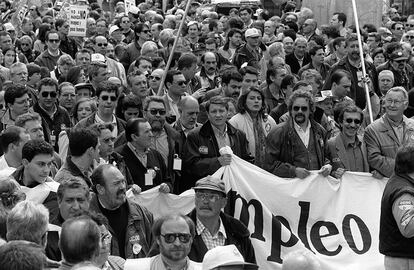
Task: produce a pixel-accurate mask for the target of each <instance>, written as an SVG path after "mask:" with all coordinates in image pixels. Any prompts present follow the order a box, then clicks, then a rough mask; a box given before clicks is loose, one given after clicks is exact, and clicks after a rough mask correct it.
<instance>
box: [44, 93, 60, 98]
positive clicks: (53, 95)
mask: <svg viewBox="0 0 414 270" xmlns="http://www.w3.org/2000/svg"><path fill="white" fill-rule="evenodd" d="M41 95H42V97H44V98H47V97H49V96H50V97H51V98H55V97H56V96H57V93H56V92H42V93H41Z"/></svg>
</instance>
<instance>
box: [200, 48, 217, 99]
mask: <svg viewBox="0 0 414 270" xmlns="http://www.w3.org/2000/svg"><path fill="white" fill-rule="evenodd" d="M217 64H218V57H217V55H216V54H215V53H213V52H205V53H204V54H203V56H202V57H201V70H200V71H199V72H197V73H196V76H197V77H198V78H199V79H200V83H201V88H205V89H207V91H208V90H212V89H215V88H218V87H219V86H220V78H219V76H218V73H217V69H218V65H217Z"/></svg>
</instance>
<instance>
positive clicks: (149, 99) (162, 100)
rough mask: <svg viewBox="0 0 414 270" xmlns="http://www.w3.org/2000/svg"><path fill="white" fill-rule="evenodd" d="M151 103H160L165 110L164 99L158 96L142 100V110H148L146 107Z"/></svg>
mask: <svg viewBox="0 0 414 270" xmlns="http://www.w3.org/2000/svg"><path fill="white" fill-rule="evenodd" d="M151 102H156V103H161V104H162V105H164V108H165V100H164V98H162V97H160V96H148V97H146V98H145V99H144V102H143V103H142V109H143V110H144V111H146V110H148V107H149V105H150V103H151Z"/></svg>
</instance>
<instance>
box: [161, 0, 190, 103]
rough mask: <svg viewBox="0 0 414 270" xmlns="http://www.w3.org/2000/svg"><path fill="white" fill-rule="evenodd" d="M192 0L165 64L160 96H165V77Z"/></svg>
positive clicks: (188, 1) (186, 9)
mask: <svg viewBox="0 0 414 270" xmlns="http://www.w3.org/2000/svg"><path fill="white" fill-rule="evenodd" d="M191 1H192V0H187V6H186V7H185V12H184V15H183V18H182V19H181V23H180V27H179V28H178V32H177V37H176V38H175V40H174V44H173V47H172V49H171V53H170V56H169V57H168V61H167V64H166V66H165V69H164V73H163V74H162V79H161V82H160V86H159V88H158V92H157V95H158V96H163V95H164V91H163V90H164V82H165V78H166V77H167V72H168V70H169V69H170V65H171V62H172V58H173V56H174V51H175V48H176V47H177V43H178V39H179V38H180V35H181V31H182V29H183V26H184V24H185V19H186V18H187V14H188V10H189V9H190V5H191Z"/></svg>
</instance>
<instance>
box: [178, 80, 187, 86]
mask: <svg viewBox="0 0 414 270" xmlns="http://www.w3.org/2000/svg"><path fill="white" fill-rule="evenodd" d="M186 83H187V82H186V81H179V82H177V84H178V85H179V86H183V85H185V84H186Z"/></svg>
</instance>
